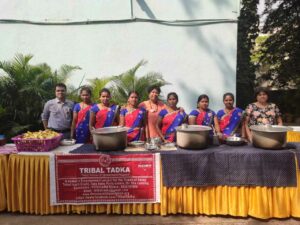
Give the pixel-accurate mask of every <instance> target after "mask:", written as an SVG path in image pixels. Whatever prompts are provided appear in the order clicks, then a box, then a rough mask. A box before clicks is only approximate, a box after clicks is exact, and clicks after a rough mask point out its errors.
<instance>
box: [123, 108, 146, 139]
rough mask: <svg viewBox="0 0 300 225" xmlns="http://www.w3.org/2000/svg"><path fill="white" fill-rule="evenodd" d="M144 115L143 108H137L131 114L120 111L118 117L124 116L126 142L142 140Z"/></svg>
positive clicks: (125, 110)
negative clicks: (126, 128) (126, 129)
mask: <svg viewBox="0 0 300 225" xmlns="http://www.w3.org/2000/svg"><path fill="white" fill-rule="evenodd" d="M145 115H146V110H145V109H144V108H137V109H135V110H133V111H132V112H129V111H128V110H127V109H122V110H121V112H120V116H124V121H125V127H128V128H129V129H128V131H127V140H128V142H132V141H138V140H141V139H144V137H143V136H142V126H143V120H144V118H145Z"/></svg>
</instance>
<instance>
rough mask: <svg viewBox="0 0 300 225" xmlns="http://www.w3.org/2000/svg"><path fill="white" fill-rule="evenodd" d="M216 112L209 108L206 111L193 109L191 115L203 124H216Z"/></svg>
mask: <svg viewBox="0 0 300 225" xmlns="http://www.w3.org/2000/svg"><path fill="white" fill-rule="evenodd" d="M215 115H216V114H215V112H214V111H212V110H210V109H207V110H206V111H199V110H198V109H195V110H193V111H192V112H191V113H190V115H189V116H194V117H196V124H197V125H203V126H211V125H214V116H215Z"/></svg>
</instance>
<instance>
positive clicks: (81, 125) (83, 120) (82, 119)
mask: <svg viewBox="0 0 300 225" xmlns="http://www.w3.org/2000/svg"><path fill="white" fill-rule="evenodd" d="M91 108H92V105H88V106H87V107H85V108H82V107H81V106H80V104H76V105H75V107H74V112H77V122H76V127H75V137H76V143H87V142H89V141H90V130H89V120H90V109H91Z"/></svg>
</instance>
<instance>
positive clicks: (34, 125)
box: [0, 54, 79, 137]
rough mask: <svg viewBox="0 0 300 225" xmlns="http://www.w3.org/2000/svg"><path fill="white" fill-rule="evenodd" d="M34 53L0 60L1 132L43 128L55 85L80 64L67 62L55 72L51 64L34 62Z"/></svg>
mask: <svg viewBox="0 0 300 225" xmlns="http://www.w3.org/2000/svg"><path fill="white" fill-rule="evenodd" d="M32 57H33V56H32V55H21V54H17V55H16V56H15V58H14V59H13V60H11V61H2V62H0V70H2V73H1V75H0V123H1V127H0V133H5V134H6V135H7V136H8V137H11V136H13V135H15V134H17V133H20V132H23V131H25V130H28V129H30V130H36V129H40V128H41V121H40V115H41V112H42V108H43V105H44V103H45V102H46V101H47V100H49V99H51V98H53V97H54V86H55V84H56V83H58V82H66V81H67V79H68V77H69V76H70V73H71V72H72V71H74V70H77V69H79V67H76V66H75V67H73V66H68V65H63V66H61V68H60V69H59V70H58V71H54V72H52V70H51V68H50V67H49V66H48V65H47V64H45V63H44V64H38V65H31V64H30V60H31V59H32Z"/></svg>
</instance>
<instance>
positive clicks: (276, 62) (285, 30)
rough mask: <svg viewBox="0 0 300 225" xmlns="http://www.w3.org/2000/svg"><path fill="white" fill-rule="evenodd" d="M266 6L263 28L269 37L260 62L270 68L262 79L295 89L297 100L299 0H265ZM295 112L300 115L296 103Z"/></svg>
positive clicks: (299, 79)
mask: <svg viewBox="0 0 300 225" xmlns="http://www.w3.org/2000/svg"><path fill="white" fill-rule="evenodd" d="M265 6H266V7H265V12H264V14H265V15H266V21H265V24H264V27H263V32H264V33H268V34H269V37H268V39H267V40H266V41H265V42H264V43H263V45H262V47H263V51H262V56H261V58H260V63H261V64H268V65H269V70H268V71H267V72H266V73H265V74H263V76H262V78H261V79H264V80H267V81H268V83H269V85H270V86H272V87H276V88H278V89H285V90H288V89H294V90H295V89H296V92H295V95H294V98H293V99H292V102H299V101H300V1H299V0H288V1H283V0H266V2H265ZM287 100H290V99H287ZM292 104H293V103H292ZM294 105H295V106H297V105H299V104H294ZM296 112H297V114H298V115H300V107H299V106H297V109H296Z"/></svg>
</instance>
